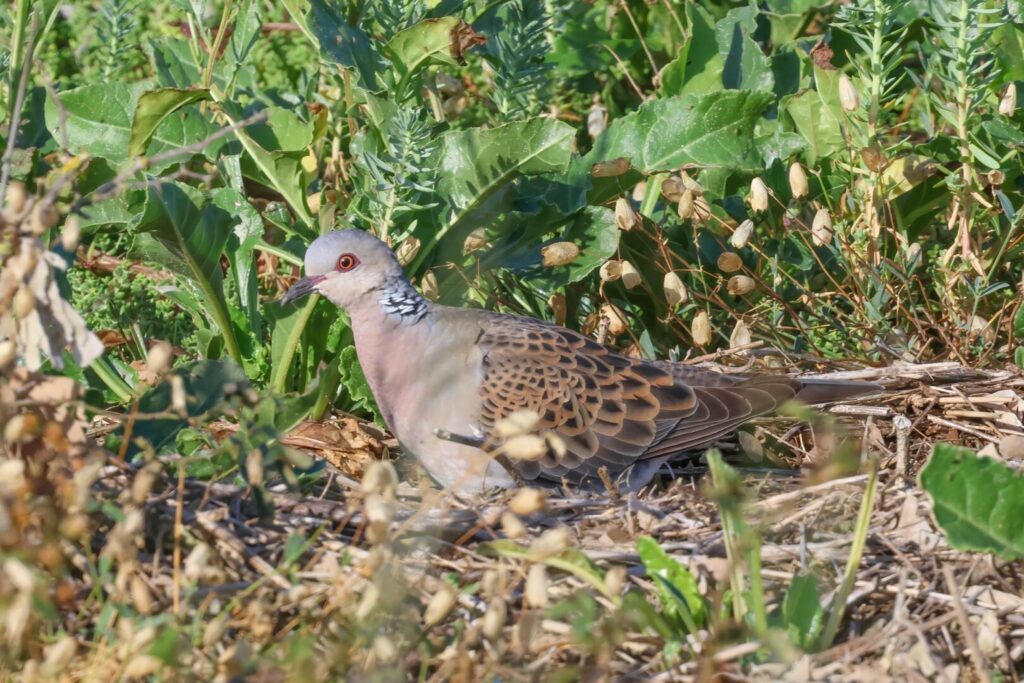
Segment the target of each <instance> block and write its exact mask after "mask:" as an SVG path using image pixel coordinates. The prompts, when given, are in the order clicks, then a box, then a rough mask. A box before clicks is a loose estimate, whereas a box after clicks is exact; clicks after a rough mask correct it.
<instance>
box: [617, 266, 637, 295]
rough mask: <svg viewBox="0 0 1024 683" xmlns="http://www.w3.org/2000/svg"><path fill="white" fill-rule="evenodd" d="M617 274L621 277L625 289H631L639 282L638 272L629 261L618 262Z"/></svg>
mask: <svg viewBox="0 0 1024 683" xmlns="http://www.w3.org/2000/svg"><path fill="white" fill-rule="evenodd" d="M619 274H620V276H621V277H622V285H623V286H624V287H625V288H626V289H633V288H634V287H636V286H637V285H639V284H640V282H641V279H640V273H639V272H637V269H636V268H634V267H633V264H632V263H630V262H629V261H620V262H619Z"/></svg>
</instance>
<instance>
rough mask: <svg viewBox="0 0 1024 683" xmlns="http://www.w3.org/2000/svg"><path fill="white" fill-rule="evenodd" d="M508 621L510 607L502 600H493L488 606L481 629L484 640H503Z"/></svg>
mask: <svg viewBox="0 0 1024 683" xmlns="http://www.w3.org/2000/svg"><path fill="white" fill-rule="evenodd" d="M506 619H508V606H506V605H505V601H504V600H502V599H501V598H491V603H490V604H489V605H487V611H486V612H484V623H483V627H482V629H481V630H482V632H483V635H484V638H486V639H487V640H490V641H492V642H493V641H495V640H498V639H499V638H501V635H502V633H501V632H502V630H503V629H504V628H505V620H506Z"/></svg>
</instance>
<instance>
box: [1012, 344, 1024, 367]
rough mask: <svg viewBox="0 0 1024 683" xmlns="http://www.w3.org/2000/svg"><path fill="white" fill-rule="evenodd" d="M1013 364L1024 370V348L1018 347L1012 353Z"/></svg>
mask: <svg viewBox="0 0 1024 683" xmlns="http://www.w3.org/2000/svg"><path fill="white" fill-rule="evenodd" d="M1013 362H1014V363H1015V364H1016V365H1017V367H1018V368H1024V346H1018V347H1017V349H1016V350H1015V351H1014V352H1013Z"/></svg>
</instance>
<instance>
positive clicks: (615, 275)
mask: <svg viewBox="0 0 1024 683" xmlns="http://www.w3.org/2000/svg"><path fill="white" fill-rule="evenodd" d="M599 272H600V275H601V282H615V281H616V280H618V279H619V278H620V277H622V262H621V261H619V260H617V259H608V260H607V261H605V262H604V263H602V264H601V270H600V271H599Z"/></svg>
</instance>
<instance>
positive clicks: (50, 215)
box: [28, 202, 60, 235]
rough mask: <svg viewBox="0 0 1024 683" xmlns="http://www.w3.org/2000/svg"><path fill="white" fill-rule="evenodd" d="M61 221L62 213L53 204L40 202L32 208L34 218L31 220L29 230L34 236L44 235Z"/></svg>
mask: <svg viewBox="0 0 1024 683" xmlns="http://www.w3.org/2000/svg"><path fill="white" fill-rule="evenodd" d="M59 220H60V212H59V211H57V207H56V206H54V205H53V202H39V203H37V204H36V205H35V206H34V207H32V216H31V218H30V219H29V224H28V228H29V230H31V231H32V234H33V235H42V234H43V233H44V232H46V231H47V230H49V229H50V228H52V227H53V226H55V225H57V221H59Z"/></svg>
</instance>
